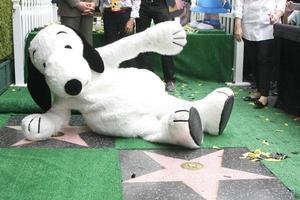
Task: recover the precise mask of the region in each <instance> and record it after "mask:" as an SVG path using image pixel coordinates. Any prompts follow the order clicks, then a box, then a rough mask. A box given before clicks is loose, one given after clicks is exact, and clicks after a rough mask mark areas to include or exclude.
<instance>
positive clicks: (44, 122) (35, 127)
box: [22, 114, 55, 141]
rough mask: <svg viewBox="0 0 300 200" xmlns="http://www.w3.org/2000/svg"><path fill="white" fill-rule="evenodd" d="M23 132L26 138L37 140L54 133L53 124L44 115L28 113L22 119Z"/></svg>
mask: <svg viewBox="0 0 300 200" xmlns="http://www.w3.org/2000/svg"><path fill="white" fill-rule="evenodd" d="M22 129H23V133H24V135H25V137H26V139H28V140H33V141H39V140H45V139H48V138H50V137H51V135H52V134H54V133H55V124H54V123H53V122H52V121H51V120H50V119H49V118H48V117H46V116H45V115H42V114H33V115H28V116H27V117H25V118H24V119H23V120H22Z"/></svg>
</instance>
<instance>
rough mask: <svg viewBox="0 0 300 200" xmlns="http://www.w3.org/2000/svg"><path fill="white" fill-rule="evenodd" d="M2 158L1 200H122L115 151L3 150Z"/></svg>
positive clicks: (1, 152)
mask: <svg viewBox="0 0 300 200" xmlns="http://www.w3.org/2000/svg"><path fill="white" fill-rule="evenodd" d="M0 159H1V165H0V172H1V175H0V177H1V178H0V191H1V192H0V196H1V199H6V200H8V199H28V200H33V199H56V200H59V199H72V200H73V199H103V200H106V199H116V200H118V199H122V194H121V182H120V181H121V180H120V179H119V177H120V171H119V164H118V152H117V151H116V150H114V149H106V150H103V149H97V150H96V149H0ZM91 161H92V162H91ZM108 161H109V162H108Z"/></svg>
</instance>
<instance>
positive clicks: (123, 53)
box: [96, 22, 187, 68]
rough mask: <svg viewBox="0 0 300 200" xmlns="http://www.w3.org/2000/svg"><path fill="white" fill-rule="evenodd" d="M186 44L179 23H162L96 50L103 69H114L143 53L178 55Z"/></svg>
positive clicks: (184, 34) (184, 35)
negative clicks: (101, 60) (102, 63)
mask: <svg viewBox="0 0 300 200" xmlns="http://www.w3.org/2000/svg"><path fill="white" fill-rule="evenodd" d="M186 42H187V41H186V33H185V31H184V29H183V28H182V26H181V25H180V24H179V23H177V22H163V23H159V24H157V25H156V26H153V27H151V28H148V29H147V30H146V31H144V32H140V33H137V34H133V35H131V36H128V37H125V38H122V39H121V40H118V41H116V42H114V43H112V44H109V45H106V46H104V47H100V48H97V49H96V50H97V51H98V52H99V54H100V55H101V57H102V59H103V62H104V66H105V67H110V68H116V67H118V66H119V64H120V63H121V62H123V61H125V60H129V59H131V58H134V57H136V56H137V55H138V54H139V53H143V52H157V53H159V54H163V55H175V54H178V53H179V52H180V51H181V50H182V49H183V46H184V45H185V44H186Z"/></svg>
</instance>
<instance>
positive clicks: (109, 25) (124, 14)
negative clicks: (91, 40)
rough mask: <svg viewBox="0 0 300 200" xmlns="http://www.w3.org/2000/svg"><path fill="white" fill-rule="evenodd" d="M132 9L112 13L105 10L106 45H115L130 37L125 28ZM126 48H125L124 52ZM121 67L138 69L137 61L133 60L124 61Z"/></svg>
mask: <svg viewBox="0 0 300 200" xmlns="http://www.w3.org/2000/svg"><path fill="white" fill-rule="evenodd" d="M130 12H131V9H129V8H128V9H125V10H121V11H117V12H112V11H111V10H110V9H109V8H107V9H104V13H103V23H104V40H105V44H110V43H113V42H115V41H117V40H119V39H121V38H123V37H126V36H128V34H127V33H126V32H125V26H126V23H127V22H128V20H129V18H130ZM125 49H126V47H124V50H125ZM120 67H136V64H135V60H134V59H131V60H128V61H124V62H122V63H121V64H120Z"/></svg>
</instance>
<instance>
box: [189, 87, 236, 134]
mask: <svg viewBox="0 0 300 200" xmlns="http://www.w3.org/2000/svg"><path fill="white" fill-rule="evenodd" d="M233 103H234V93H233V91H232V90H231V89H230V88H218V89H216V90H214V91H213V92H211V93H210V94H208V95H207V96H206V97H205V98H203V99H201V100H198V101H195V102H193V106H194V107H195V108H197V110H198V112H199V113H200V116H201V121H202V125H203V129H204V132H207V133H209V134H212V135H220V134H222V133H223V131H224V129H225V127H226V125H227V122H228V120H229V118H230V114H231V111H232V107H233Z"/></svg>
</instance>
